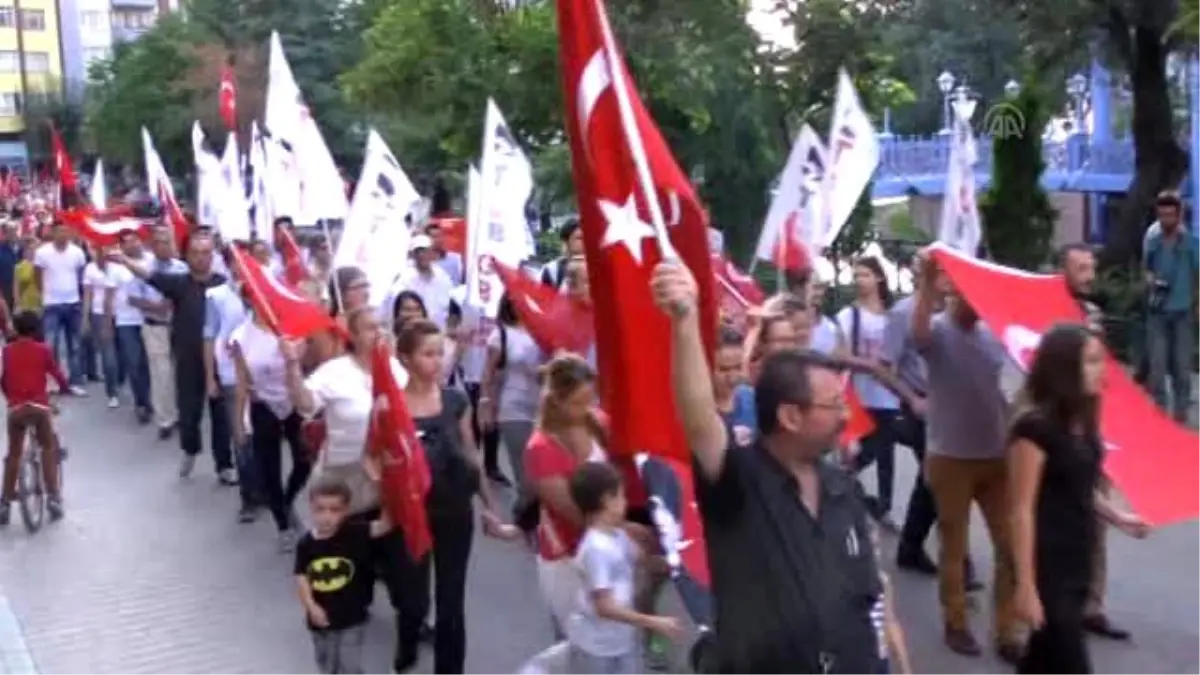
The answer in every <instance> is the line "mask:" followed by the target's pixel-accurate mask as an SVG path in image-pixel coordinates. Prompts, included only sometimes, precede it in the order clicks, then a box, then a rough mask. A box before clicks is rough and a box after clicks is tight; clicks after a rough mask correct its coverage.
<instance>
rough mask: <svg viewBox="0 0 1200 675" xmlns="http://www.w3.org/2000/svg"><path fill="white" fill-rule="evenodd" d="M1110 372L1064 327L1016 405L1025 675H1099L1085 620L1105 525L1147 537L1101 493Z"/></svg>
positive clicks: (1012, 468)
mask: <svg viewBox="0 0 1200 675" xmlns="http://www.w3.org/2000/svg"><path fill="white" fill-rule="evenodd" d="M1104 366H1105V353H1104V347H1103V345H1101V343H1100V340H1099V339H1098V338H1096V337H1095V336H1094V335H1093V334H1092V333H1090V332H1089V331H1088V330H1087V329H1086V328H1084V327H1083V326H1078V325H1070V326H1059V327H1056V328H1054V329H1052V330H1050V331H1049V332H1048V333H1046V334H1045V336H1044V337H1043V338H1042V342H1041V344H1040V345H1039V347H1038V350H1037V353H1036V354H1035V355H1034V358H1033V363H1032V365H1031V366H1030V369H1029V377H1028V379H1027V380H1026V382H1025V388H1024V390H1023V392H1022V395H1021V398H1020V399H1019V401H1018V406H1019V408H1020V409H1019V411H1018V413H1017V417H1016V419H1015V421H1014V423H1013V427H1012V431H1011V434H1010V438H1009V449H1008V461H1009V475H1010V489H1011V494H1012V506H1013V551H1014V556H1015V557H1016V560H1015V563H1016V570H1017V597H1016V601H1017V609H1018V611H1019V612H1020V613H1021V615H1022V617H1023V618H1024V619H1025V620H1026V621H1028V622H1029V624H1030V625H1031V627H1032V628H1033V629H1034V632H1033V634H1032V635H1031V636H1030V638H1029V643H1028V645H1027V646H1026V651H1025V654H1024V656H1023V657H1022V659H1021V660H1020V662H1019V664H1018V667H1017V672H1019V673H1090V672H1092V665H1091V659H1090V658H1089V657H1088V652H1087V646H1086V643H1085V639H1084V635H1085V633H1084V627H1083V618H1084V605H1085V603H1086V601H1087V596H1088V586H1089V584H1090V581H1091V575H1092V563H1091V555H1092V551H1093V549H1094V548H1095V543H1096V538H1097V537H1099V536H1100V535H1101V532H1100V531H1099V528H1100V526H1101V525H1100V523H1099V522H1098V520H1097V515H1099V516H1100V518H1101V519H1103V520H1104V521H1106V522H1108V523H1109V524H1112V525H1115V526H1116V527H1118V528H1120V529H1121V530H1123V531H1124V532H1126V533H1127V534H1129V535H1130V536H1134V537H1138V538H1140V537H1144V536H1145V535H1146V533H1147V527H1146V524H1145V523H1144V522H1142V520H1141V519H1139V518H1138V517H1137V516H1135V515H1133V514H1130V513H1125V512H1122V511H1119V510H1117V509H1116V508H1114V507H1113V506H1112V505H1111V504H1109V503H1108V502H1107V501H1106V500H1105V499H1103V498H1102V497H1101V496H1100V494H1099V493H1098V492H1097V491H1096V485H1097V482H1098V480H1099V479H1100V472H1101V466H1102V462H1103V457H1104V441H1103V440H1102V439H1101V438H1100V430H1099V419H1098V418H1099V410H1100V393H1101V389H1102V387H1103V380H1104Z"/></svg>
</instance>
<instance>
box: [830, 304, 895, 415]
mask: <svg viewBox="0 0 1200 675" xmlns="http://www.w3.org/2000/svg"><path fill="white" fill-rule="evenodd" d="M854 310H855V305H847V306H846V307H843V308H842V311H840V312H838V313H837V324H838V327H839V328H840V329H841V331H842V335H845V336H846V346H847V349H848V350H849V351H850V353H851V354H853V355H855V356H858V357H860V358H864V359H872V360H875V361H878V360H879V359H880V357H881V355H882V353H883V333H884V331H885V330H886V329H887V322H888V315H887V312H886V311H885V312H882V313H880V314H875V313H874V312H870V311H867V310H865V309H861V308H860V309H859V310H858V317H859V319H858V344H857V345H855V344H853V341H854V313H855V312H854ZM854 389H855V391H856V392H857V393H858V398H859V399H860V400H861V401H862V404H863V407H865V408H879V409H883V410H898V409H899V408H900V399H898V398H896V395H895V394H893V393H892V392H891V390H890V389H888V388H887V387H885V386H883V384H881V383H880V382H879V380H877V379H875V378H874V377H872V376H870V375H867V374H864V373H857V374H855V375H854Z"/></svg>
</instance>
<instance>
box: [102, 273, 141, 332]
mask: <svg viewBox="0 0 1200 675" xmlns="http://www.w3.org/2000/svg"><path fill="white" fill-rule="evenodd" d="M108 274H109V276H110V277H111V278H112V280H113V283H114V284H116V286H115V288H116V294H115V295H113V317H114V318H115V320H116V324H117V325H118V326H140V325H142V324H143V323H145V322H146V320H145V318H144V317H143V316H142V310H140V309H138V308H137V307H134V306H133V305H131V304H129V297H130V295H132V294H136V293H137V292H138V288H139V287H140V285H141V280H140V279H138V278H137V277H136V276H134V274H133V272H130V271H129V268H128V267H125V266H124V265H116V264H110V265H109V266H108Z"/></svg>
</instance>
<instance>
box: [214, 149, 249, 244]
mask: <svg viewBox="0 0 1200 675" xmlns="http://www.w3.org/2000/svg"><path fill="white" fill-rule="evenodd" d="M221 177H222V180H223V182H224V184H225V193H224V198H223V199H222V200H221V209H220V211H219V212H218V214H217V230H218V231H219V232H220V233H221V236H222V237H223V238H224V239H225V241H229V242H233V241H249V240H250V205H249V204H248V203H247V202H246V183H245V181H243V180H242V164H241V156H240V153H239V152H238V142H237V134H235V133H234V132H232V131H231V132H229V135H228V136H227V137H226V138H225V154H223V155H221Z"/></svg>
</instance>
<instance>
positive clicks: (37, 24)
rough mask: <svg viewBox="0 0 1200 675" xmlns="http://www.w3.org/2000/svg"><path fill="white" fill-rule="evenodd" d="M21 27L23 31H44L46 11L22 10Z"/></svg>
mask: <svg viewBox="0 0 1200 675" xmlns="http://www.w3.org/2000/svg"><path fill="white" fill-rule="evenodd" d="M21 26H22V27H23V28H24V29H25V30H46V10H44V9H24V8H22V9H21Z"/></svg>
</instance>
